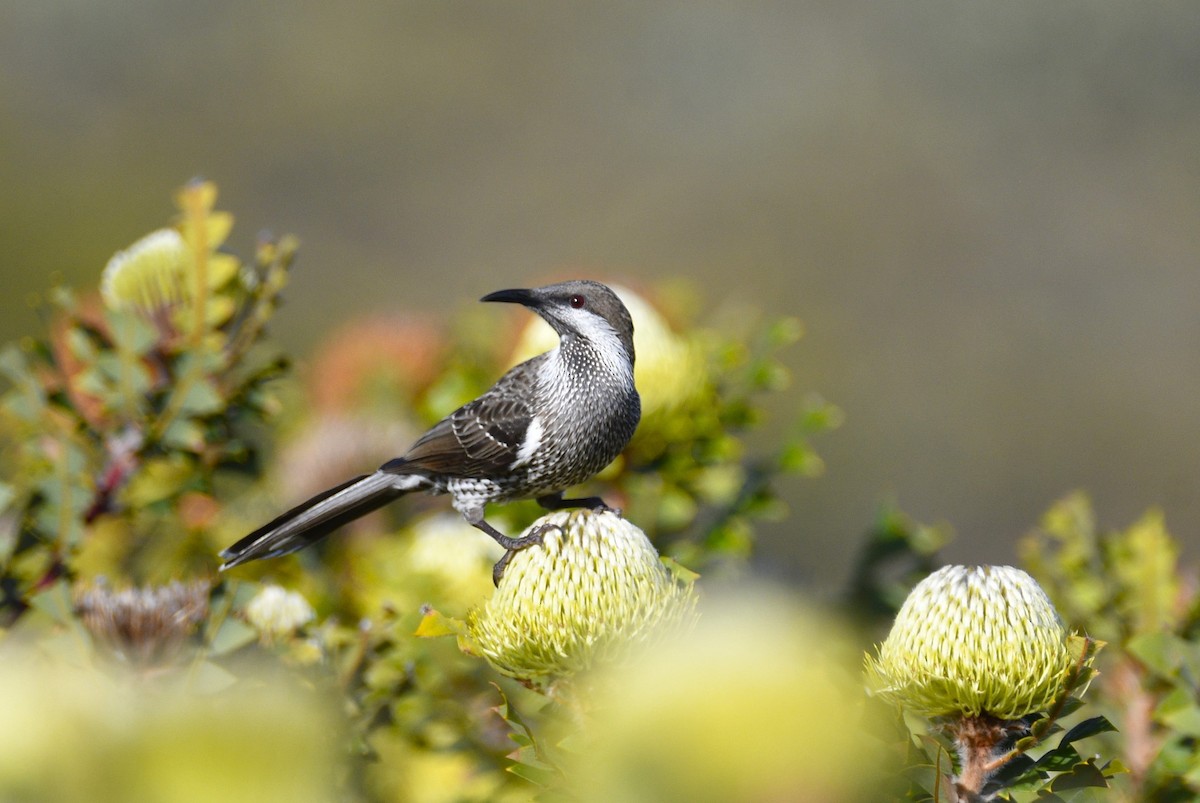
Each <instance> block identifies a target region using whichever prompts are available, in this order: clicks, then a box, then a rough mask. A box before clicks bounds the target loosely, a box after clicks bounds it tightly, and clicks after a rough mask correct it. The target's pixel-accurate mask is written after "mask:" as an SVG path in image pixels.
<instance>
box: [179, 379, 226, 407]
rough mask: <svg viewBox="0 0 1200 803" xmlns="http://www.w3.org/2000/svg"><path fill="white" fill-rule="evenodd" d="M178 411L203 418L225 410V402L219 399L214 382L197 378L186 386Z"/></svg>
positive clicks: (219, 395)
mask: <svg viewBox="0 0 1200 803" xmlns="http://www.w3.org/2000/svg"><path fill="white" fill-rule="evenodd" d="M179 409H180V410H181V411H182V412H184V413H190V414H191V415H196V416H205V415H210V414H212V413H217V412H220V411H221V410H223V409H225V400H224V399H223V398H221V394H220V392H219V391H218V390H217V386H216V383H215V382H213V381H212V380H210V379H206V378H202V377H198V378H196V379H193V380H192V382H191V383H190V384H189V385H188V388H187V391H186V392H185V393H184V395H183V399H182V400H181V401H180V403H179Z"/></svg>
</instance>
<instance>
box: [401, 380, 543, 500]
mask: <svg viewBox="0 0 1200 803" xmlns="http://www.w3.org/2000/svg"><path fill="white" fill-rule="evenodd" d="M538 359H539V358H536V357H535V358H534V360H531V361H529V362H526V363H522V364H521V365H518V366H517V367H516V368H513V369H512V370H511V371H509V372H508V373H507V374H505V375H504V376H502V377H501V378H500V379H499V380H498V381H497V382H496V384H495V385H493V386H492V387H491V389H490V390H488V391H487V392H486V393H484V394H483V395H482V396H480V397H479V398H478V399H475V400H474V401H472V402H468V403H467V404H465V405H463V406H462V407H460V408H458V409H457V410H455V411H454V412H453V413H451V414H450V415H448V416H446V417H445V418H443V419H442V420H441V421H440V422H438V423H437V424H436V425H435V426H434V427H433V428H432V429H430V430H429V431H428V432H427V433H425V435H423V436H422V437H421V439H420V440H418V441H417V442H416V443H414V444H413V446H412V448H411V449H409V450H408V453H407V454H406V455H404V457H402V458H400V459H399V460H393V461H392V462H391V463H388V464H387V465H385V466H384V469H385V470H388V471H396V472H399V473H409V472H411V471H413V470H414V469H416V470H421V471H428V472H432V473H436V474H442V475H445V476H451V477H486V478H495V477H505V476H507V475H509V474H510V473H511V471H512V464H513V463H514V462H515V461H516V459H517V453H518V452H519V451H520V449H521V445H522V444H523V443H524V441H525V433H526V431H527V430H528V429H529V422H530V420H531V419H532V417H533V409H532V405H533V403H534V396H535V394H534V391H535V383H536V364H535V362H536V361H537V360H538Z"/></svg>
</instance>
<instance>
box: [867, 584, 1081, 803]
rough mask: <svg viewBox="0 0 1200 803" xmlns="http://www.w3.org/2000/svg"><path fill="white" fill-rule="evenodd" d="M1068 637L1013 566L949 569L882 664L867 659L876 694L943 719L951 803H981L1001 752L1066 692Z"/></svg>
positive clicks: (913, 608) (887, 644) (915, 601)
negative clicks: (954, 760)
mask: <svg viewBox="0 0 1200 803" xmlns="http://www.w3.org/2000/svg"><path fill="white" fill-rule="evenodd" d="M1071 668H1072V658H1071V654H1070V651H1069V650H1068V647H1067V633H1066V630H1065V628H1064V627H1063V624H1062V621H1061V620H1060V619H1059V617H1058V612H1057V611H1055V610H1054V605H1053V604H1051V602H1050V599H1049V598H1048V597H1047V596H1046V593H1045V592H1044V591H1043V590H1042V588H1041V586H1039V585H1038V584H1037V582H1036V581H1035V580H1034V579H1033V578H1032V577H1030V576H1029V575H1028V574H1026V573H1025V572H1023V571H1021V570H1020V569H1014V568H1012V567H1011V566H945V567H943V568H941V569H939V570H937V571H936V572H934V573H933V574H931V575H929V576H928V577H926V578H925V579H924V580H922V581H921V582H920V583H918V584H917V586H916V588H914V589H913V590H912V593H910V594H909V595H908V599H906V600H905V601H904V604H903V605H902V606H901V608H900V612H899V613H897V614H896V621H895V623H894V624H893V625H892V631H891V633H889V634H888V637H887V639H886V640H885V641H884V642H883V644H882V645H881V646H880V647H879V657H878V658H877V659H873V658H871V657H870V656H868V657H867V659H866V676H867V683H868V686H869V687H870V688H871V690H872V691H873V692H874V693H875V694H877V695H879V696H881V697H883V698H885V699H889V700H892V701H893V702H896V703H898V704H899V705H901V706H902V707H904V708H907V709H908V710H911V711H915V712H917V713H919V714H923V715H924V716H927V717H940V718H944V722H943V726H944V728H945V730H946V732H947V733H948V734H949V735H950V736H951V737H952V739H953V741H954V745H955V748H956V749H957V752H958V756H959V766H960V769H961V771H960V774H959V775H958V776H957V777H955V778H953V779H952V781H953V783H952V785H951V786H950V787H949V789H948V792H949V793H950V799H951V800H953V801H965V802H966V803H974V802H975V801H982V800H987V799H990V798H989V797H988V796H986V795H984V788H985V786H986V784H987V782H988V780H989V779H990V778H991V777H992V776H993V775H994V774H995V772H996V770H998V769H999V768H1000V767H1001V766H1003V765H1004V764H1005V763H1006V762H1007V761H1008V760H1009V759H1011V758H1012V756H1013V755H1014V754H1013V753H1012V752H1007V753H1006V752H1004V751H1003V750H1002V749H1001V747H1002V745H1004V744H1006V743H1009V742H1011V741H1012V740H1013V739H1014V738H1017V737H1019V736H1020V735H1021V734H1023V733H1025V732H1026V731H1027V720H1025V717H1027V716H1028V715H1030V714H1034V713H1037V712H1041V711H1045V710H1046V709H1048V708H1049V707H1050V706H1051V705H1052V704H1053V703H1054V701H1055V699H1056V698H1057V697H1058V696H1059V695H1060V694H1062V693H1063V692H1064V689H1065V687H1066V684H1067V675H1068V673H1069V671H1070V670H1071Z"/></svg>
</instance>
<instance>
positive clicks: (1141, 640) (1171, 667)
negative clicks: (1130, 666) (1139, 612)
mask: <svg viewBox="0 0 1200 803" xmlns="http://www.w3.org/2000/svg"><path fill="white" fill-rule="evenodd" d="M1125 649H1126V650H1128V651H1129V652H1130V653H1131V654H1132V655H1133V657H1134V658H1137V659H1138V660H1139V661H1141V662H1142V663H1143V664H1145V666H1146V668H1147V669H1150V670H1151V671H1153V672H1156V673H1157V674H1158V675H1159V676H1161V677H1163V678H1169V677H1171V676H1172V675H1173V674H1174V673H1175V670H1176V669H1178V668H1179V663H1180V661H1181V660H1182V658H1181V656H1182V644H1181V641H1180V639H1179V637H1178V636H1176V635H1175V634H1173V633H1168V632H1166V631H1152V632H1149V633H1138V634H1137V635H1135V636H1133V637H1132V638H1130V639H1129V641H1128V642H1126V644H1125Z"/></svg>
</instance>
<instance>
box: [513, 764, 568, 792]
mask: <svg viewBox="0 0 1200 803" xmlns="http://www.w3.org/2000/svg"><path fill="white" fill-rule="evenodd" d="M505 769H506V770H507V771H508V772H511V773H512V774H513V775H515V776H517V777H518V778H523V779H524V780H526V781H529V782H530V783H531V784H534V785H535V786H540V787H542V788H546V787H549V786H552V785H554V784H555V782H557V781H559V780H561V778H560V777H559V773H558V772H557V771H556V770H553V769H547V768H544V767H534V766H531V765H529V764H524V763H519V762H514V763H512V764H509V765H508V766H507V767H505Z"/></svg>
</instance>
